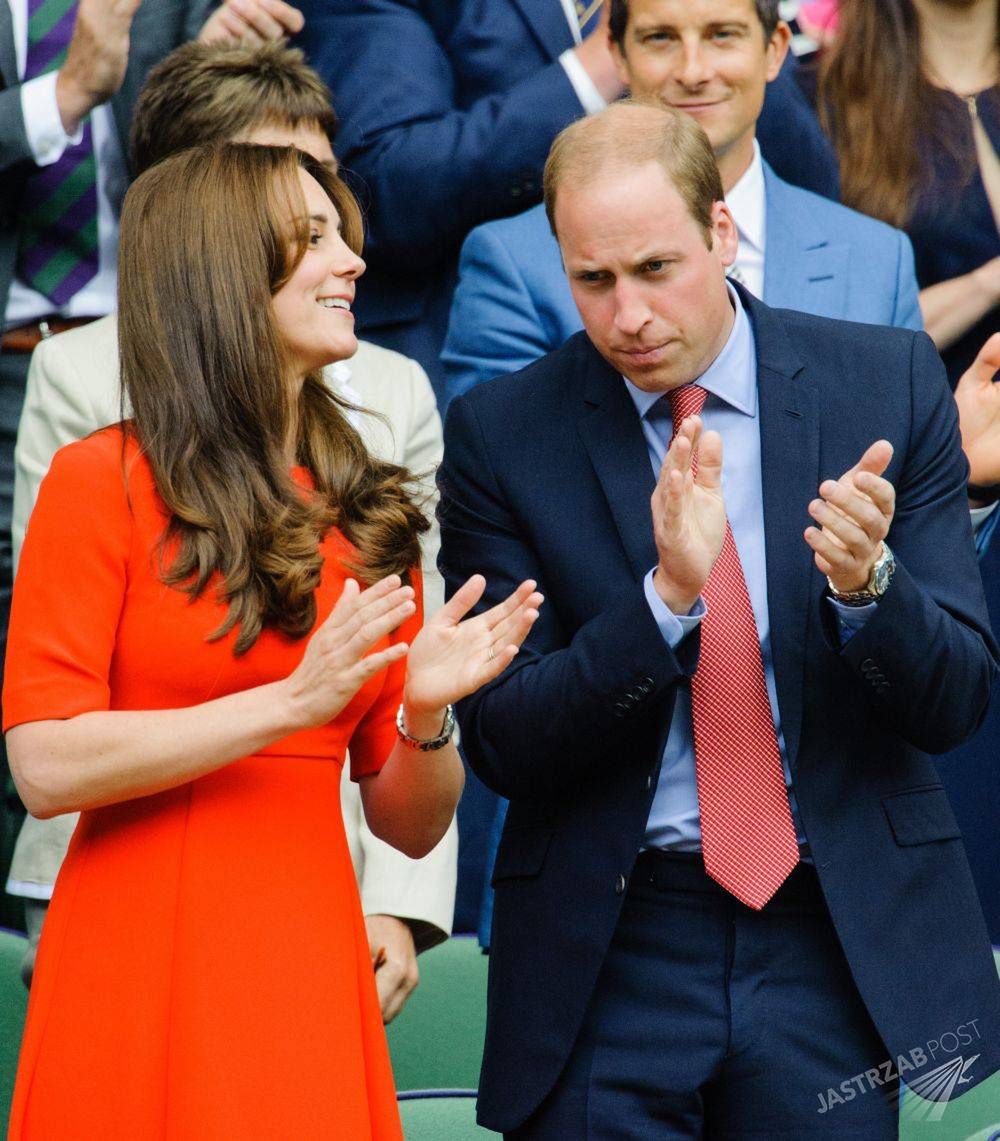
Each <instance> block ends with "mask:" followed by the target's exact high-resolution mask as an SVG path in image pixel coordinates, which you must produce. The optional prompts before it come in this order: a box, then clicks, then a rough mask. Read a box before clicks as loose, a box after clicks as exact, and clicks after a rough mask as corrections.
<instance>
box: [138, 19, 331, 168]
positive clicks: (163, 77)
mask: <svg viewBox="0 0 1000 1141" xmlns="http://www.w3.org/2000/svg"><path fill="white" fill-rule="evenodd" d="M300 124H307V125H312V124H315V125H316V126H317V127H318V128H319V129H320V130H321V131H323V132H324V133H325V134H326V135H327V136H328V137H329V138H330V140H331V141H332V140H333V136H334V134H335V133H336V130H337V116H336V115H335V114H334V111H333V107H332V106H331V104H330V92H329V91H328V90H327V87H326V85H325V84H324V83H323V81H322V80H321V79H320V77H319V76H318V75H317V74H316V72H315V71H313V69H312V68H311V67H309V66H308V65H307V64H306V62H305V57H304V56H303V54H302V52H300V51H299V50H298V49H296V48H289V47H286V46H285V45H283V44H281V43H265V44H261V45H259V46H256V47H251V46H244V45H230V44H199V43H197V42H193V41H192V42H191V43H187V44H183V45H182V46H181V47H179V48H177V49H176V50H175V51H172V52H171V53H170V55H168V56H167V57H166V59H164V60H163V61H162V63H160V64H158V65H157V66H156V67H155V68H153V70H152V71H151V72H150V73H149V78H148V79H147V80H146V85H145V87H144V88H143V89H142V93H141V94H140V96H139V99H138V102H137V103H136V108H135V114H134V116H133V119H132V130H131V153H132V169H133V173H134V174H136V175H139V174H141V173H142V172H143V171H144V170H146V169H147V168H148V167H150V166H152V165H153V164H154V163H156V162H159V161H160V159H162V158H165V157H166V156H167V155H169V154H173V153H174V152H175V151H180V150H185V149H186V148H187V147H193V146H198V145H199V144H201V143H214V142H223V141H228V140H233V139H236V138H238V137H240V136H242V135H245V134H246V133H247V132H248V131H251V130H253V129H255V128H257V127H262V126H279V127H291V128H295V127H298V126H299V125H300Z"/></svg>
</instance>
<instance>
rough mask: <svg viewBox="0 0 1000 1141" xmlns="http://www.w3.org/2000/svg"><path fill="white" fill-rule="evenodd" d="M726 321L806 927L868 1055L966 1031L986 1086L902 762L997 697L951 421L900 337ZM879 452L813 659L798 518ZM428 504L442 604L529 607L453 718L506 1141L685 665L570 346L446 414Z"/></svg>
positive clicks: (604, 907) (552, 1063) (562, 1029)
mask: <svg viewBox="0 0 1000 1141" xmlns="http://www.w3.org/2000/svg"><path fill="white" fill-rule="evenodd" d="M743 298H744V304H745V305H746V306H747V308H748V311H749V313H750V315H751V318H752V320H753V323H754V331H755V338H756V342H757V360H758V384H759V393H760V424H761V452H762V469H763V487H764V525H765V536H766V548H767V574H768V606H769V610H770V614H771V623H772V653H773V656H774V666H775V675H776V679H777V689H778V700H779V703H780V706H781V718H782V727H783V729H784V732H785V741H786V746H787V749H788V755H789V762H790V765H791V770H792V777H793V781H794V785H795V792H796V798H797V800H798V804H799V808H800V814H801V818H802V822H803V824H804V826H805V830H806V833H807V835H808V838H809V842H810V845H811V847H812V852H813V855H814V857H815V861H816V867H817V871H818V874H819V877H820V881H821V884H822V887H823V891H824V895H825V898H826V902H827V905H828V907H829V910H830V914H831V917H832V919H833V922H834V925H835V927H836V930H837V934H838V937H839V939H840V942H841V945H842V946H843V949H844V952H845V954H846V956H847V959H848V962H849V964H850V966H851V971H852V974H853V976H854V979H855V980H856V982H857V985H858V989H859V991H860V993H861V996H862V999H863V1000H864V1002H865V1004H866V1006H867V1008H868V1011H869V1013H870V1014H871V1017H872V1019H873V1021H874V1022H875V1025H876V1027H877V1028H878V1030H879V1032H880V1034H881V1035H882V1037H883V1040H884V1041H885V1043H886V1047H887V1055H890V1054H891V1055H893V1056H895V1055H896V1054H903V1053H907V1052H909V1051H910V1050H911V1049H912V1048H913V1047H915V1046H918V1045H921V1044H923V1043H925V1042H926V1041H927V1039H928V1038H930V1037H937V1036H938V1035H939V1034H941V1033H943V1032H945V1031H946V1030H948V1029H953V1028H954V1027H955V1026H957V1025H959V1024H961V1023H965V1022H967V1021H969V1020H970V1019H977V1018H979V1019H982V1023H981V1024H980V1025H981V1026H982V1027H983V1037H982V1042H981V1043H978V1044H980V1045H981V1046H982V1050H981V1057H980V1059H979V1060H978V1061H977V1062H976V1064H975V1065H974V1066H973V1067H971V1068H970V1072H969V1077H970V1078H971V1079H972V1081H974V1082H975V1081H979V1080H981V1079H982V1078H984V1077H985V1076H987V1074H989V1073H991V1072H993V1071H994V1070H996V1069H998V1068H1000V983H998V980H997V975H996V968H995V966H994V963H993V958H992V954H991V951H990V944H989V939H988V937H987V933H986V929H985V925H984V923H983V918H982V912H981V910H980V907H979V903H978V900H977V898H976V891H975V887H974V885H973V881H972V877H971V875H970V872H969V865H968V861H967V859H966V855H965V852H964V849H963V846H962V842H961V839H960V836H959V832H958V829H957V827H956V824H955V818H954V814H953V813H952V810H951V808H950V806H949V804H948V799H947V796H946V795H945V791H944V789H943V787H942V785H941V780H940V778H939V776H938V773H937V770H936V769H935V767H934V764H933V763H932V761H931V760H930V758H929V757H928V755H927V753H928V752H944V751H946V750H948V749H951V748H954V747H956V746H957V745H958V744H959V743H960V742H961V741H962V740H964V739H965V738H966V737H967V736H968V735H969V734H970V733H972V731H973V730H974V729H975V728H976V726H977V724H978V723H979V721H980V720H981V718H982V716H983V713H984V711H985V707H986V703H987V699H988V695H989V691H990V687H991V685H992V682H993V679H994V676H995V673H996V665H995V653H996V647H995V645H994V643H993V640H992V637H991V636H990V634H989V630H988V619H987V614H986V608H985V603H984V600H983V595H982V588H981V585H980V578H979V573H978V570H977V566H976V561H975V552H974V549H973V546H972V537H971V528H970V525H969V515H968V507H967V503H966V496H965V483H966V471H967V468H966V464H965V461H964V458H963V457H962V454H961V450H960V444H959V439H958V430H957V416H956V412H955V407H954V402H953V400H952V398H951V394H950V392H949V390H948V388H947V385H946V383H945V378H944V371H943V369H942V367H941V363H940V360H939V359H938V357H937V354H936V353H935V351H934V348H933V345H932V343H931V341H930V340H929V338H927V337H926V336H925V335H924V334H922V333H912V332H910V331H907V330H900V329H883V328H878V327H872V326H862V325H856V324H849V323H846V322H834V321H827V320H824V319H821V318H816V317H808V316H805V315H803V314H797V313H791V312H789V311H783V310H771V309H769V308H767V307H766V306H764V305H763V304H761V303H759V302H757V301H755V300H754V299H753V298H751V297H750V296H749V294H747V293H746V292H745V291H743ZM880 436H881V437H885V438H887V439H889V440H890V441H892V443H893V444H894V446H895V455H894V457H893V460H892V463H891V464H890V466H889V469H888V471H887V476H888V478H889V479H890V480H891V481H892V482H893V484H894V485H895V486H896V488H897V493H898V504H899V506H898V511H897V514H896V517H895V520H894V522H893V527H892V530H891V532H890V535H889V541H890V543H891V544H892V546H893V549H894V550H895V551H896V554H897V558H898V560H899V567H898V570H897V572H896V576H895V578H894V580H893V583H892V587H891V589H890V591H889V592H888V593H887V595H886V596H885V598H884V599H883V600H882V601H881V602H880V604H879V607H878V611H877V613H876V614H875V615H874V616H873V618H872V619H871V620H870V621H869V623H868V624H867V625H866V626H865V627H864V629H863V630H861V631H859V632H858V633H857V634H856V635H855V636H854V637H853V638H852V639H851V640H850V642H849V643H848V644H847V646H846V647H845V648H844V649H843V650H842V651H838V650H837V649H835V648H834V647H835V646H837V645H838V643H837V642H836V641H835V634H834V632H833V631H831V630H830V629H829V627H828V625H827V623H828V620H829V617H830V616H829V614H828V611H829V607H827V606H826V605H825V604H824V602H823V594H824V588H825V582H824V580H823V578H822V576H821V575H820V574H819V572H818V571H817V570H816V569H815V567H814V565H813V560H812V555H811V552H810V550H809V548H808V547H807V546H806V544H805V542H804V540H803V538H802V531H803V529H804V527H805V526H806V525H808V522H809V517H808V514H807V511H806V508H807V505H808V503H809V501H810V499H811V498H813V496H814V495H815V494H816V488H817V486H818V484H819V483H820V482H821V480H822V479H823V478H825V477H836V476H839V475H840V474H841V473H842V472H843V471H845V470H846V469H847V468H849V467H850V466H852V465H853V464H854V463H855V462H857V459H858V457H859V456H860V455H861V454H862V453H863V452H864V450H865V449H866V447H867V446H868V445H869V444H870V443H871V442H872V441H873V440H875V439H877V438H879V437H880ZM439 484H440V488H441V506H440V509H439V510H440V519H441V533H442V552H441V566H442V570H443V571H444V574H445V577H446V581H447V584H448V587H449V589H451V590H454V589H455V588H456V586H457V585H458V583H460V582H461V581H464V579H465V578H466V576H467V575H468V574H469V573H470V572H471V571H472V570H477V571H481V572H483V573H484V574H485V575H486V578H487V582H488V583H489V602H493V601H495V600H497V599H498V598H499V597H502V596H503V595H504V594H506V593H507V592H508V591H509V590H510V589H511V588H512V587H513V586H514V584H515V583H517V582H520V581H521V580H522V579H524V578H528V577H531V578H535V579H537V580H538V583H539V589H540V590H542V591H543V592H544V594H545V596H546V601H545V605H544V606H543V608H542V611H541V616H540V618H539V621H538V622H537V623H536V625H535V627H534V629H533V630H532V633H531V635H530V637H529V639H528V641H527V642H526V644H525V646H524V648H523V649H522V651H521V654H520V655H519V656H518V658H517V659H516V660H515V663H514V664H513V665H512V666H511V667H510V668H509V669H508V670H507V671H506V672H505V673H504V675H503V676H502V677H501V678H499V679H498V680H497V681H496V682H494V683H493V684H492V685H490V686H487V687H485V688H484V689H482V690H480V691H479V692H478V693H476V694H474V695H472V696H471V697H469V698H467V699H466V700H465V701H464V702H462V703H461V707H460V719H461V724H462V734H463V745H464V747H465V750H466V754H467V756H468V758H469V760H470V763H471V764H472V765H473V767H474V768H475V770H476V772H477V773H478V774H479V775H480V776H481V777H482V778H483V780H484V781H485V782H486V783H487V784H489V785H490V786H491V787H493V788H494V789H495V790H496V791H497V792H499V793H501V794H502V795H504V796H507V797H509V798H510V800H511V807H510V812H509V815H508V820H507V825H506V828H505V831H504V835H503V839H502V841H501V844H500V850H499V853H498V856H497V864H496V871H495V876H494V883H495V885H496V904H495V915H494V931H493V943H492V954H491V963H490V989H489V1022H488V1032H487V1043H486V1052H485V1058H484V1063H483V1073H482V1081H481V1085H480V1102H479V1112H480V1120H481V1121H482V1122H483V1124H485V1125H488V1126H489V1127H491V1128H494V1129H500V1130H504V1129H508V1130H509V1129H511V1128H513V1127H515V1126H516V1125H518V1124H519V1123H520V1122H521V1121H523V1120H524V1119H525V1118H526V1117H527V1116H528V1114H529V1113H531V1111H532V1110H533V1109H534V1108H535V1107H536V1106H537V1105H538V1104H539V1103H540V1101H541V1100H542V1098H543V1097H544V1096H545V1094H546V1093H547V1092H548V1090H549V1089H550V1088H551V1087H552V1084H553V1083H554V1081H555V1080H556V1078H557V1076H558V1075H559V1073H560V1071H561V1069H562V1067H563V1065H564V1063H565V1061H566V1058H567V1057H568V1055H569V1052H570V1049H571V1047H572V1044H573V1041H574V1039H575V1037H576V1034H577V1032H578V1030H579V1027H580V1024H581V1020H582V1018H583V1013H584V1009H585V1007H586V1004H587V1002H588V998H589V995H590V994H591V991H592V988H593V986H594V983H595V980H596V978H597V975H598V972H599V970H600V967H601V964H602V962H603V960H604V957H605V955H606V953H607V949H608V946H609V943H610V941H611V938H612V935H613V932H614V928H615V924H616V922H617V918H618V914H619V911H620V908H621V903H622V899H623V892H624V885H625V882H626V878H627V876H628V875H629V874H630V872H631V869H632V864H633V862H634V860H635V857H636V854H637V852H638V851H639V847H640V845H641V843H642V838H643V832H644V828H645V823H646V817H647V814H648V812H649V806H650V802H651V799H652V796H653V790H654V788H655V786H656V779H657V775H658V766H659V761H660V755H661V751H662V746H663V740H664V736H665V734H666V732H667V731H668V729H669V724H670V718H671V714H672V709H673V694H674V689H675V687H676V686H677V685H683V684H686V679H687V678H689V677H690V676H691V674H692V673H693V671H694V669H695V667H696V665H697V655H698V644H699V642H698V635H697V634H695V635H692V636H691V637H689V638H688V639H686V640H685V642H683V643H682V644H681V647H680V648H679V650H678V653H677V655H676V656H675V654H674V653H673V652H672V651H671V650H670V649H669V648H668V647H667V646H666V645H665V643H664V641H663V638H662V637H661V635H660V633H659V630H658V629H657V627H656V624H655V622H654V621H653V618H652V615H651V613H650V611H649V607H648V605H647V603H646V600H645V597H644V595H643V590H642V577H643V575H644V574H645V573H646V572H647V571H648V570H649V568H650V567H651V566H653V565H654V563H655V559H656V552H655V547H654V544H653V539H652V530H651V525H650V519H649V496H650V493H651V491H652V486H653V473H652V470H651V468H650V464H649V458H648V455H647V452H646V445H645V441H644V439H643V436H642V432H641V428H640V425H639V421H638V417H637V416H636V413H635V408H634V405H633V404H632V402H631V400H630V399H629V398H628V395H627V393H626V391H625V388H624V385H623V384H622V383H621V378H620V377H619V376H618V375H617V374H616V373H615V372H614V371H613V370H612V369H611V368H610V367H609V366H608V365H607V364H606V363H605V362H604V361H603V360H602V359H601V358H600V357H599V356H598V354H597V353H596V351H595V350H594V348H593V346H592V345H591V344H590V342H589V340H588V339H587V338H586V336H585V335H584V334H578V335H576V336H574V337H572V338H571V339H570V340H569V341H568V342H567V344H566V345H565V346H563V347H562V348H561V349H559V350H557V351H556V352H554V353H552V354H550V355H549V356H547V357H545V358H544V359H543V360H541V361H539V362H538V363H537V364H535V365H532V366H531V367H530V368H528V369H525V370H524V371H523V372H521V373H517V374H515V375H514V376H511V377H505V378H502V379H500V380H496V381H490V382H487V383H485V384H482V385H479V386H477V387H476V388H474V389H473V390H471V391H470V392H469V393H467V394H466V395H464V396H461V397H458V398H457V399H456V400H455V401H453V402H452V405H451V408H450V410H449V414H448V419H447V423H446V428H445V461H444V464H443V466H442V468H441V471H440V475H439ZM914 1076H916V1075H914Z"/></svg>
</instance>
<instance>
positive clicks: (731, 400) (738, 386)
mask: <svg viewBox="0 0 1000 1141" xmlns="http://www.w3.org/2000/svg"><path fill="white" fill-rule="evenodd" d="M726 288H727V289H728V290H729V298H730V300H731V301H732V303H733V309H734V310H735V312H736V317H735V320H734V321H733V327H732V329H730V331H729V337H728V338H727V340H726V343H725V344H724V345H723V346H722V352H720V353H719V355H718V356H717V357H716V358H715V360H714V361H712V363H711V364H710V365H709V366H708V368H707V369H706V370H705V371H704V372H703V373H702V375H701V376H700V377H697V378H695V383H697V384H699V385H701V387H702V388H704V389H705V390H706V392H708V393H709V394H710V395H712V396H715V397H717V398H718V399H719V400H721V401H722V402H723V403H725V404H728V405H729V406H730V407H731V408H735V409H736V411H737V412H742V413H743V414H744V415H745V416H756V415H757V383H756V371H757V370H756V368H755V367H754V361H755V350H754V341H753V330H752V329H751V327H750V319H749V318H748V317H747V315H746V311H745V310H744V308H743V303H742V301H740V295H739V294H738V293H737V292H736V290H735V289H734V288H733V287H732V285H731V284H729V282H727V283H726ZM622 380H623V381H624V382H625V387H626V389H627V390H628V394H629V396H630V397H631V398H632V403H633V404H634V405H635V408H636V411H637V412H638V413H639V418H640V419H644V418H645V416H646V414H647V413H648V412H649V410H650V408H652V407H653V405H654V404H655V403H656V402H657V401H658V400H659V399H660V397H661V396H662V395H663V393H662V392H646V391H644V390H643V389H641V388H637V387H636V386H635V385H634V384H633V383H632V382H631V381H630V380H629V379H628V377H627V376H623V377H622Z"/></svg>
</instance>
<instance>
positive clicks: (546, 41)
mask: <svg viewBox="0 0 1000 1141" xmlns="http://www.w3.org/2000/svg"><path fill="white" fill-rule="evenodd" d="M513 4H514V7H515V8H517V9H518V11H519V12H520V13H521V15H522V16H523V17H524V19H525V21H526V23H527V24H528V27H529V28H531V30H532V32H534V34H535V37H536V38H537V39H538V41H539V43H540V44H541V45H542V47H543V48H544V49H545V50H546V52H548V54H549V56H550V57H551V58H552V59H556V58H558V56H559V55H561V54H562V52H564V51H565V50H566V49H567V48H571V47H572V46H573V42H574V41H573V33H572V32H571V31H570V30H569V23H568V21H567V19H566V13H565V11H564V10H563V6H562V4H561V3H560V2H559V0H513Z"/></svg>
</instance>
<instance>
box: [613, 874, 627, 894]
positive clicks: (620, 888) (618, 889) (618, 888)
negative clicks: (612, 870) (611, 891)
mask: <svg viewBox="0 0 1000 1141" xmlns="http://www.w3.org/2000/svg"><path fill="white" fill-rule="evenodd" d="M624 893H625V877H624V876H623V875H622V874H621V873H620V872H619V873H618V877H617V878H616V879H615V895H623V894H624Z"/></svg>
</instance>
